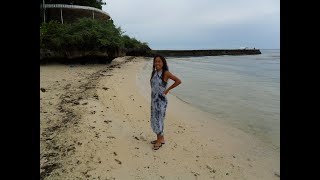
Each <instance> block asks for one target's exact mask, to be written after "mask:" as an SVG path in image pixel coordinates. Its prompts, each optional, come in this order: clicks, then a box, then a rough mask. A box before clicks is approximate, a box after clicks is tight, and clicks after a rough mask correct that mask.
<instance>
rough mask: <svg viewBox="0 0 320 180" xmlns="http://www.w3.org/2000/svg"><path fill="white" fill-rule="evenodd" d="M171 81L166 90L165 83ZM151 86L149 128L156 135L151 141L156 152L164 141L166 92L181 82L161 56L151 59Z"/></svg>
mask: <svg viewBox="0 0 320 180" xmlns="http://www.w3.org/2000/svg"><path fill="white" fill-rule="evenodd" d="M168 79H172V80H173V81H174V84H172V85H171V86H170V87H169V88H168V89H166V88H167V81H168ZM150 84H151V120H150V122H151V127H152V130H153V132H154V133H156V134H157V140H154V141H151V144H154V147H153V149H154V150H158V149H159V148H160V147H161V146H162V144H164V143H165V141H164V133H163V129H164V118H165V115H166V108H167V104H168V100H167V97H166V95H167V94H168V92H169V91H170V90H171V89H173V88H175V87H176V86H178V85H179V84H181V80H180V79H179V78H177V77H176V76H174V75H173V74H171V73H170V72H169V68H168V65H167V61H166V59H165V58H164V57H163V56H161V55H156V56H155V57H154V58H153V67H152V73H151V78H150Z"/></svg>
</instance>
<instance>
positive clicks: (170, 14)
mask: <svg viewBox="0 0 320 180" xmlns="http://www.w3.org/2000/svg"><path fill="white" fill-rule="evenodd" d="M103 10H105V11H107V12H108V13H110V15H111V17H112V19H113V20H114V22H115V24H116V25H117V26H120V27H121V28H122V29H123V30H124V31H125V34H128V35H129V36H131V37H135V38H137V39H138V40H140V41H143V42H147V43H148V44H149V46H150V47H151V48H152V49H211V48H215V49H216V48H238V47H240V46H249V47H256V48H261V49H269V48H272V49H278V48H280V2H279V1H276V0H259V1H255V0H241V1H238V0H224V1H222V0H161V1H160V0H135V1H128V0H126V1H125V0H108V1H107V5H106V6H104V7H103Z"/></svg>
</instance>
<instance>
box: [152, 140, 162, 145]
mask: <svg viewBox="0 0 320 180" xmlns="http://www.w3.org/2000/svg"><path fill="white" fill-rule="evenodd" d="M156 142H157V140H154V141H151V142H150V143H151V144H155V143H156ZM161 144H165V142H162V143H161Z"/></svg>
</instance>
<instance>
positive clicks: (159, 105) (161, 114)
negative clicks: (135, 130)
mask: <svg viewBox="0 0 320 180" xmlns="http://www.w3.org/2000/svg"><path fill="white" fill-rule="evenodd" d="M161 75H162V70H160V71H159V72H157V71H156V72H155V73H154V75H153V77H152V79H151V119H150V122H151V127H152V130H153V132H154V133H156V134H160V135H161V136H163V135H164V133H163V129H164V124H163V122H164V118H165V115H166V108H167V104H168V100H167V97H166V95H165V94H163V91H165V90H166V86H167V82H164V81H162V79H161Z"/></svg>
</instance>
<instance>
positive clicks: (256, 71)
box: [140, 49, 280, 149]
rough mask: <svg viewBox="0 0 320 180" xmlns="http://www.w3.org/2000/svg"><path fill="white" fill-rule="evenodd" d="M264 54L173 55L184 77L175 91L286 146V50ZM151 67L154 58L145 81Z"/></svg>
mask: <svg viewBox="0 0 320 180" xmlns="http://www.w3.org/2000/svg"><path fill="white" fill-rule="evenodd" d="M261 53H262V54H260V55H243V56H205V57H183V58H170V57H167V58H166V59H167V62H168V65H169V71H170V72H171V73H173V74H174V75H176V76H177V77H179V78H180V79H181V80H182V84H181V85H180V86H178V87H177V88H175V89H173V90H171V91H170V93H171V94H172V95H174V96H176V97H178V98H179V99H181V100H183V101H185V102H187V103H188V104H190V105H192V106H195V107H197V108H199V109H201V110H202V111H206V112H209V113H211V114H212V115H213V116H214V117H216V118H217V119H219V120H221V121H224V122H226V123H228V124H230V125H231V126H234V127H236V128H239V129H241V130H243V131H245V132H247V133H250V134H253V135H254V136H257V137H258V138H260V139H261V140H263V141H265V142H266V143H269V144H270V145H272V146H273V147H274V148H275V149H280V50H279V49H278V50H261ZM151 67H152V60H149V61H148V63H147V64H146V66H145V67H144V68H143V71H142V72H141V76H144V78H140V79H142V80H145V81H148V78H150V73H151V69H152V68H151ZM147 83H149V82H147ZM168 83H169V84H168V87H169V86H170V85H171V84H173V82H172V81H169V82H168ZM169 103H170V102H169Z"/></svg>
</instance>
